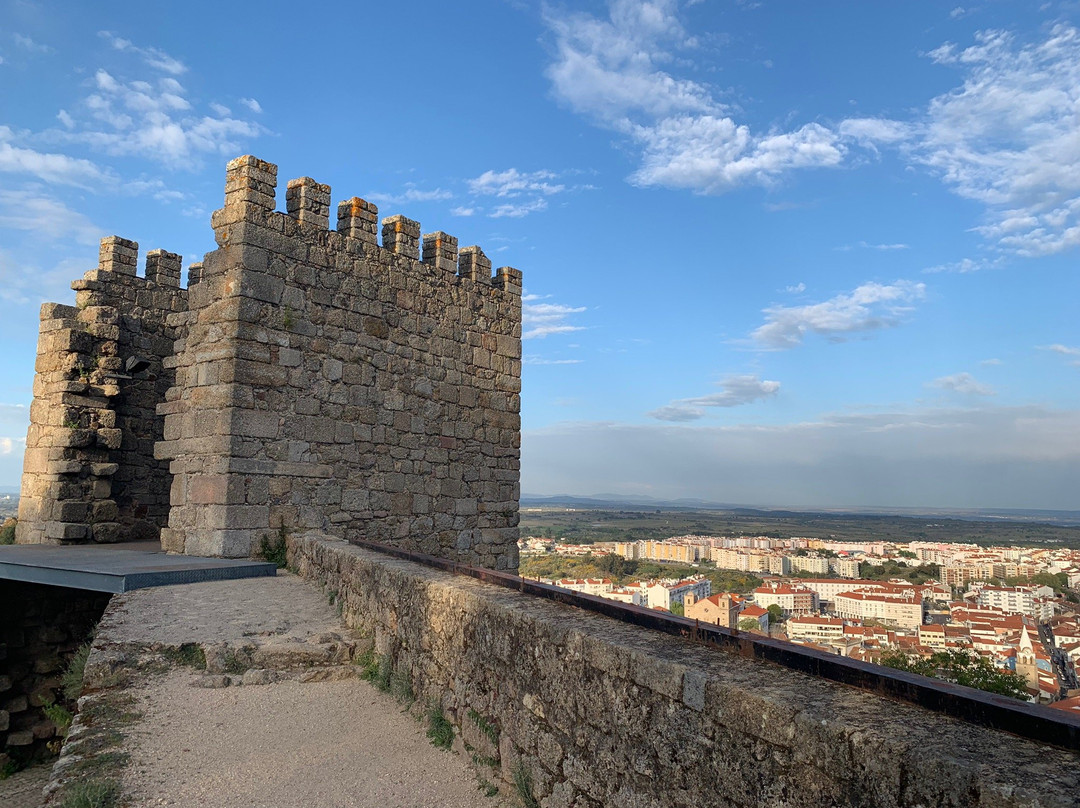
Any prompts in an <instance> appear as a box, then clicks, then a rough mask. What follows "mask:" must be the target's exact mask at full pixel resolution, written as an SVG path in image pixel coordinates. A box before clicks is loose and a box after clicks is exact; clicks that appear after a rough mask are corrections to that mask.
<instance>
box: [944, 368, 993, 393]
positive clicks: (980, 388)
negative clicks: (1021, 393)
mask: <svg viewBox="0 0 1080 808" xmlns="http://www.w3.org/2000/svg"><path fill="white" fill-rule="evenodd" d="M929 386H930V387H937V388H940V389H941V390H950V391H952V392H954V393H961V394H963V395H965V396H992V395H994V388H992V387H990V386H989V385H987V384H983V383H982V382H980V381H978V380H977V379H976V378H975V377H974V376H972V375H971V374H970V373H954V374H952V375H951V376H941V377H940V378H937V379H934V380H933V381H932V382H929Z"/></svg>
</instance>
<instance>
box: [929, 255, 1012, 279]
mask: <svg viewBox="0 0 1080 808" xmlns="http://www.w3.org/2000/svg"><path fill="white" fill-rule="evenodd" d="M999 265H1000V261H991V260H989V259H986V258H961V259H960V260H959V261H953V262H951V263H947V264H938V265H937V266H932V267H927V268H926V269H924V270H923V272H926V273H928V274H937V273H939V272H952V273H956V274H958V275H966V274H967V273H969V272H980V271H982V270H984V269H989V268H990V267H993V266H999Z"/></svg>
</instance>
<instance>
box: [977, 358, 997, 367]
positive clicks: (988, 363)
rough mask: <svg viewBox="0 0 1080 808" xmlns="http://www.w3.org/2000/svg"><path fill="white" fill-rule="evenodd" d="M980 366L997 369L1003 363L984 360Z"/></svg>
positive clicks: (994, 360) (995, 360)
mask: <svg viewBox="0 0 1080 808" xmlns="http://www.w3.org/2000/svg"><path fill="white" fill-rule="evenodd" d="M979 364H980V365H985V366H987V367H995V366H997V365H1000V364H1002V361H1001V360H1000V359H983V360H982V361H981V362H979Z"/></svg>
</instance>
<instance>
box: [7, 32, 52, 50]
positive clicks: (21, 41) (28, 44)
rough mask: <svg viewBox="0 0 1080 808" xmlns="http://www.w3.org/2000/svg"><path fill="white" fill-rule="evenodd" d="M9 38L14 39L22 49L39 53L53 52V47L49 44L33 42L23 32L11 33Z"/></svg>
mask: <svg viewBox="0 0 1080 808" xmlns="http://www.w3.org/2000/svg"><path fill="white" fill-rule="evenodd" d="M11 38H12V39H13V40H14V41H15V44H16V45H17V46H18V47H19V48H21V49H22V50H24V51H28V52H30V53H41V54H46V53H52V52H53V49H52V48H51V47H50V46H48V45H42V44H41V43H40V42H35V41H34V40H32V39H31V38H30V37H28V36H25V35H24V34H12V36H11Z"/></svg>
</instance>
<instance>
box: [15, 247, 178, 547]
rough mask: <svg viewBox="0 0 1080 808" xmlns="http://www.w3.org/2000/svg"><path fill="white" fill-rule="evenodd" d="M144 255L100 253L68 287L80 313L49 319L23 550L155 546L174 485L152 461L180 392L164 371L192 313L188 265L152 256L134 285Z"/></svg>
mask: <svg viewBox="0 0 1080 808" xmlns="http://www.w3.org/2000/svg"><path fill="white" fill-rule="evenodd" d="M137 258H138V244H136V243H135V242H133V241H128V240H127V239H122V238H119V237H117V236H112V237H110V238H106V239H103V240H102V242H101V252H100V261H99V264H98V268H97V269H95V270H91V271H90V272H87V273H86V275H85V276H84V277H83V278H82V279H81V280H77V281H75V282H74V283H73V284H72V288H74V289H75V290H76V305H75V306H74V307H72V306H61V305H58V304H54V303H47V304H45V305H44V306H43V307H42V309H41V326H40V335H39V337H38V357H37V363H36V367H35V370H36V376H35V378H34V401H33V404H32V405H31V408H30V428H29V430H28V431H27V438H26V454H25V456H24V461H23V477H22V494H21V497H20V500H19V524H18V528H17V532H16V541H17V542H19V543H21V544H40V543H51V544H59V543H81V542H88V541H95V542H114V541H120V540H134V539H149V538H153V539H156V538H157V537H158V533H159V531H160V529H161V528H162V527H163V526H164V525H165V523H166V520H167V515H168V507H169V490H170V486H171V478H170V475H169V470H168V464H167V463H165V462H162V461H158V460H155V459H154V455H153V447H154V443H155V442H156V441H157V440H159V439H160V438H161V435H162V428H163V419H162V418H161V416H159V415H157V413H156V406H157V404H158V403H159V402H160V401H162V400H163V399H164V396H165V391H166V390H167V389H169V387H171V386H172V372H171V371H168V370H165V369H164V368H163V360H164V359H165V357H167V356H169V355H171V354H172V350H173V342H174V341H175V339H176V332H175V329H174V328H173V327H172V326H169V325H167V324H166V318H167V316H168V315H170V314H172V313H174V312H178V311H182V310H183V309H185V308H186V305H187V303H186V297H187V293H186V291H185V290H183V289H180V256H179V255H175V254H173V253H167V252H164V251H163V250H154V251H151V252H150V253H148V254H147V256H146V271H145V276H144V277H138V276H137V275H136V262H137Z"/></svg>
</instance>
